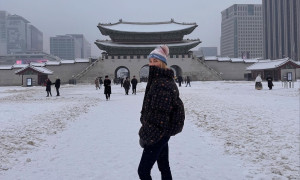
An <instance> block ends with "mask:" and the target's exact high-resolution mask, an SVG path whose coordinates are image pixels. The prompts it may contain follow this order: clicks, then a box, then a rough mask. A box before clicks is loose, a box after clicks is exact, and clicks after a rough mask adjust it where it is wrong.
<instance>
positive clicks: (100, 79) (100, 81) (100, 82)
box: [99, 77, 103, 89]
mask: <svg viewBox="0 0 300 180" xmlns="http://www.w3.org/2000/svg"><path fill="white" fill-rule="evenodd" d="M99 84H100V87H99V88H100V89H101V87H102V85H103V80H102V77H99Z"/></svg>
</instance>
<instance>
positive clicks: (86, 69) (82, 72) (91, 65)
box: [73, 58, 100, 81]
mask: <svg viewBox="0 0 300 180" xmlns="http://www.w3.org/2000/svg"><path fill="white" fill-rule="evenodd" d="M99 61H100V59H99V58H98V59H97V60H95V61H94V62H92V63H91V64H90V65H89V66H88V67H86V68H85V69H84V70H82V71H81V72H80V73H78V74H77V75H75V76H74V77H73V79H75V80H77V81H78V80H79V79H80V78H81V77H83V76H84V75H86V74H87V73H88V72H89V71H90V70H92V69H93V67H94V66H95V65H96V64H97V63H98V62H99Z"/></svg>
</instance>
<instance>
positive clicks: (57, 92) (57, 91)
mask: <svg viewBox="0 0 300 180" xmlns="http://www.w3.org/2000/svg"><path fill="white" fill-rule="evenodd" d="M55 88H56V96H60V94H59V88H57V87H55Z"/></svg>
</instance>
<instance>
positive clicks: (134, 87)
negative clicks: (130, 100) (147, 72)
mask: <svg viewBox="0 0 300 180" xmlns="http://www.w3.org/2000/svg"><path fill="white" fill-rule="evenodd" d="M137 83H138V81H137V79H136V78H135V76H133V78H132V79H131V85H132V94H136V85H137Z"/></svg>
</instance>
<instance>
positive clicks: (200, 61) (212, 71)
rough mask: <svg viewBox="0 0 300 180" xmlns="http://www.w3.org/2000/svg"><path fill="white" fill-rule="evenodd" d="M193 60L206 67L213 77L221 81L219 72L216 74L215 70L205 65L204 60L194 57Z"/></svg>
mask: <svg viewBox="0 0 300 180" xmlns="http://www.w3.org/2000/svg"><path fill="white" fill-rule="evenodd" d="M195 59H196V60H197V61H198V62H199V63H201V64H202V65H203V66H204V67H206V68H207V70H209V71H210V72H211V73H212V74H213V75H215V76H217V78H218V80H223V78H222V75H221V74H220V73H219V72H217V71H216V70H214V69H213V68H211V67H210V66H209V65H207V64H206V63H205V61H204V60H201V59H199V58H197V57H195Z"/></svg>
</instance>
